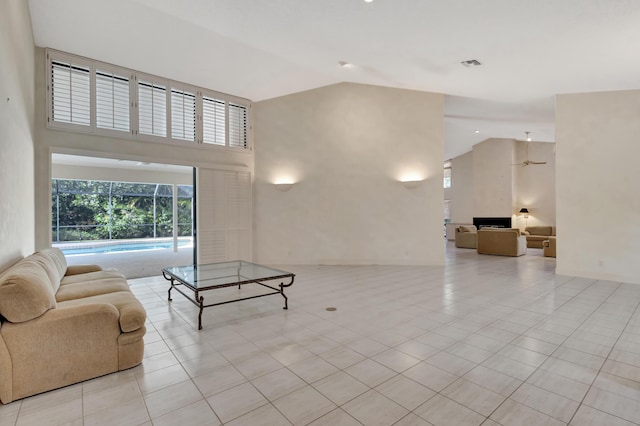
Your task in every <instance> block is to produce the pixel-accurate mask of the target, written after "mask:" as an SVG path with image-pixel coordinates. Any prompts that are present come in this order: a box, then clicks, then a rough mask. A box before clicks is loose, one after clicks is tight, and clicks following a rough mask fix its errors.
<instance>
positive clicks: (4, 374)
mask: <svg viewBox="0 0 640 426" xmlns="http://www.w3.org/2000/svg"><path fill="white" fill-rule="evenodd" d="M2 326H3V322H2V320H0V401H2V403H3V404H7V403H9V402H11V401H12V400H13V399H12V398H11V387H12V385H13V380H12V370H13V369H12V366H11V356H10V355H9V350H8V349H7V345H6V344H5V343H4V339H3V338H2Z"/></svg>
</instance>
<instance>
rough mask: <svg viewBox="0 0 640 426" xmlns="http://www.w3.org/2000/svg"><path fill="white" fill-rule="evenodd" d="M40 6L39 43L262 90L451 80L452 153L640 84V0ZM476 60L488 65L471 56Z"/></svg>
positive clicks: (36, 10) (166, 1) (538, 135)
mask: <svg viewBox="0 0 640 426" xmlns="http://www.w3.org/2000/svg"><path fill="white" fill-rule="evenodd" d="M29 6H30V9H31V16H32V22H33V32H34V38H35V42H36V44H37V45H38V46H43V47H52V48H55V49H59V50H63V51H67V52H71V53H75V54H79V55H83V56H87V57H90V58H93V59H98V60H100V61H104V62H110V63H113V64H116V65H121V66H125V67H129V68H133V69H136V70H139V71H144V72H149V73H152V74H156V75H159V76H163V77H167V78H171V79H175V80H179V81H183V82H186V83H191V84H195V85H198V86H203V87H206V88H210V89H214V90H217V91H220V92H226V93H229V94H233V95H236V96H240V97H244V98H248V99H251V100H253V101H259V100H263V99H268V98H272V97H276V96H281V95H286V94H289V93H294V92H299V91H303V90H307V89H311V88H315V87H320V86H325V85H329V84H334V83H338V82H342V81H350V82H358V83H365V84H375V85H382V86H391V87H398V88H405V89H413V90H423V91H429V92H438V93H444V94H446V95H448V96H447V97H446V106H445V158H451V157H454V156H457V155H460V154H462V153H464V152H466V151H468V150H470V149H471V146H472V145H473V144H475V143H478V142H480V141H482V140H484V139H486V138H489V137H505V138H518V139H522V138H524V132H525V131H531V132H532V137H533V139H534V140H536V141H553V140H554V132H555V130H554V95H555V94H558V93H571V92H590V91H602V90H623V89H638V88H640V54H639V53H638V46H640V0H481V1H479V0H374V1H373V2H371V3H366V2H364V1H363V0H322V1H321V0H269V1H259V0H226V1H224V0H182V1H175V0H109V1H104V0H56V1H51V0H29ZM468 59H477V60H479V61H480V62H482V64H483V65H482V66H481V67H476V68H466V67H463V66H462V65H461V64H460V62H461V61H464V60H468ZM339 61H347V62H350V63H352V64H354V65H355V66H354V67H352V68H342V67H340V66H338V62H339ZM475 130H480V133H478V134H476V133H475V132H474V131H475Z"/></svg>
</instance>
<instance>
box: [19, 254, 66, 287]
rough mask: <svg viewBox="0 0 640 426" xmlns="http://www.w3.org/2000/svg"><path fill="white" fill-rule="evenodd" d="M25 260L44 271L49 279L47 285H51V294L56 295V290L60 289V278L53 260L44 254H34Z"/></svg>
mask: <svg viewBox="0 0 640 426" xmlns="http://www.w3.org/2000/svg"><path fill="white" fill-rule="evenodd" d="M25 260H31V261H33V262H36V263H37V264H39V265H40V266H41V267H42V269H44V271H45V272H46V273H47V276H48V277H49V285H51V289H52V290H53V293H54V294H55V293H57V291H58V289H59V288H60V281H61V279H62V277H60V272H59V270H58V267H57V265H56V264H55V262H54V261H53V259H52V258H51V257H50V256H47V255H46V254H45V253H42V252H36V253H34V254H32V255H31V256H28V257H27V258H26V259H25Z"/></svg>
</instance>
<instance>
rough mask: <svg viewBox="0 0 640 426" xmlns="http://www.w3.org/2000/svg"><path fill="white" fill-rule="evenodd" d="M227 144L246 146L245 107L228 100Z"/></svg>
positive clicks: (236, 146) (237, 146) (239, 146)
mask: <svg viewBox="0 0 640 426" xmlns="http://www.w3.org/2000/svg"><path fill="white" fill-rule="evenodd" d="M229 146H230V147H234V148H247V107H246V106H244V105H238V104H234V103H231V102H229Z"/></svg>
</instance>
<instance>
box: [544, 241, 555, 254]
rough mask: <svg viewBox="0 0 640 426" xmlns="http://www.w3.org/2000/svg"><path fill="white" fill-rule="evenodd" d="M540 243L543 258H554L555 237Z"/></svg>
mask: <svg viewBox="0 0 640 426" xmlns="http://www.w3.org/2000/svg"><path fill="white" fill-rule="evenodd" d="M548 238H549V239H548V240H544V241H543V242H542V254H543V255H544V256H545V257H556V237H548Z"/></svg>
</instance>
